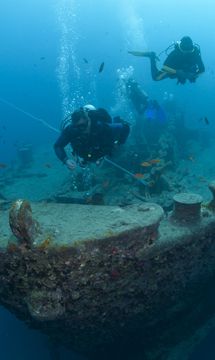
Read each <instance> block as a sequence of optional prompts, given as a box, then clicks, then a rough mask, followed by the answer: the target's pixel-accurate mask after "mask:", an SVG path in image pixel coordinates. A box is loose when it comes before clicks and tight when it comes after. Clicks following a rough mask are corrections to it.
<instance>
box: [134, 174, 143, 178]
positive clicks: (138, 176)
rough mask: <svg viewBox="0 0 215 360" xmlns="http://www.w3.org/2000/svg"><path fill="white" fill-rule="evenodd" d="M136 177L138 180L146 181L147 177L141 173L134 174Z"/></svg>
mask: <svg viewBox="0 0 215 360" xmlns="http://www.w3.org/2000/svg"><path fill="white" fill-rule="evenodd" d="M134 177H135V178H136V179H144V177H145V175H144V174H141V173H136V174H134Z"/></svg>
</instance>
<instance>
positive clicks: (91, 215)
mask: <svg viewBox="0 0 215 360" xmlns="http://www.w3.org/2000/svg"><path fill="white" fill-rule="evenodd" d="M31 207H32V216H33V218H34V219H35V220H37V221H38V222H39V224H40V229H41V234H40V236H38V238H36V239H35V245H37V243H38V244H39V243H40V242H41V241H44V240H45V239H46V238H47V237H49V240H50V241H51V242H52V243H53V244H55V245H57V244H58V245H69V244H72V243H74V242H76V241H84V240H96V239H103V238H107V237H110V236H116V235H118V234H121V233H123V232H127V231H129V230H131V229H138V228H144V227H150V226H153V225H154V224H156V223H158V222H159V221H160V220H161V218H162V217H163V210H162V208H161V207H160V206H159V205H156V204H141V205H137V206H127V207H124V208H121V207H117V206H95V205H85V206H83V205H71V204H52V203H45V202H44V203H33V204H32V206H31ZM8 214H9V211H8V210H7V211H6V210H5V211H2V214H1V217H0V229H1V246H5V245H7V242H8V238H9V237H10V236H11V230H10V228H9V224H8Z"/></svg>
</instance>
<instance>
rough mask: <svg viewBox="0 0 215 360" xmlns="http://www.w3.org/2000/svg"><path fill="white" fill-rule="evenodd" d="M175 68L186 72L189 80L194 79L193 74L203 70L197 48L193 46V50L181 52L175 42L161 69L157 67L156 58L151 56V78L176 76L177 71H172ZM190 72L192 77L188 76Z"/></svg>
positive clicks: (156, 79) (195, 74) (157, 79)
mask: <svg viewBox="0 0 215 360" xmlns="http://www.w3.org/2000/svg"><path fill="white" fill-rule="evenodd" d="M175 70H176V71H177V70H182V71H183V72H184V73H186V74H187V79H188V80H190V81H191V82H192V81H195V76H198V75H199V74H201V73H203V72H204V71H205V67H204V64H203V61H202V58H201V54H200V50H199V48H198V47H197V46H194V50H193V52H182V51H181V50H180V48H179V45H178V44H176V45H175V48H174V50H173V51H171V53H170V54H169V55H168V56H167V58H166V60H165V61H164V64H163V67H162V69H161V70H158V69H157V66H156V58H155V57H153V58H151V73H152V78H153V80H155V81H159V80H163V79H165V78H167V77H169V78H173V79H174V78H178V75H177V73H174V71H175ZM192 74H193V75H194V77H192V76H190V75H192ZM179 81H180V79H179Z"/></svg>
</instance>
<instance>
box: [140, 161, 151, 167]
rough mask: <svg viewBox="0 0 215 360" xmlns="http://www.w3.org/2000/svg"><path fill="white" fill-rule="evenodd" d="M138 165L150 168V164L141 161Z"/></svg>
mask: <svg viewBox="0 0 215 360" xmlns="http://www.w3.org/2000/svg"><path fill="white" fill-rule="evenodd" d="M140 165H141V166H143V167H149V166H151V164H150V163H149V162H148V161H143V162H142V163H141V164H140Z"/></svg>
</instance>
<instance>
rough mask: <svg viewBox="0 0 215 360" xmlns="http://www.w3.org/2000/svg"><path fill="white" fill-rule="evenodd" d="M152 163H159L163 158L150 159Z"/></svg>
mask: <svg viewBox="0 0 215 360" xmlns="http://www.w3.org/2000/svg"><path fill="white" fill-rule="evenodd" d="M148 162H149V163H150V164H159V163H160V162H161V159H152V160H149V161H148Z"/></svg>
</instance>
